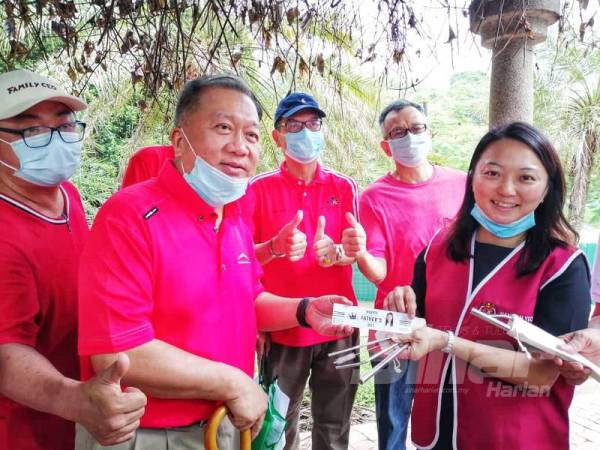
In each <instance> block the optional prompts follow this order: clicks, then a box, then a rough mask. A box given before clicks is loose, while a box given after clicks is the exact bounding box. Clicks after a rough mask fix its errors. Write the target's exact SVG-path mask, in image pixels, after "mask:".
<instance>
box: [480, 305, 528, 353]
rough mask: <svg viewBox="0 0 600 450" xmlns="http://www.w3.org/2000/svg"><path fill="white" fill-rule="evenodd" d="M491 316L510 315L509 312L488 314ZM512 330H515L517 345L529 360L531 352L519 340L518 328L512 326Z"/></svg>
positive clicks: (507, 316) (501, 316)
mask: <svg viewBox="0 0 600 450" xmlns="http://www.w3.org/2000/svg"><path fill="white" fill-rule="evenodd" d="M490 316H491V317H494V318H496V319H510V318H511V315H510V314H490ZM513 331H514V332H515V336H514V338H515V340H516V341H517V345H518V346H519V349H520V350H521V351H522V352H523V353H525V356H526V357H527V359H528V360H529V361H531V358H532V356H531V353H529V350H527V347H525V346H524V345H523V343H522V342H521V339H520V338H519V330H518V329H517V328H514V327H513Z"/></svg>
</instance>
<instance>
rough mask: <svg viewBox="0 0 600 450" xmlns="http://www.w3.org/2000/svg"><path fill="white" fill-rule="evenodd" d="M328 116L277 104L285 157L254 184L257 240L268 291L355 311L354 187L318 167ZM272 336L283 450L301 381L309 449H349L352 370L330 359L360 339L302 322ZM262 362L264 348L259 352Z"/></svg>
mask: <svg viewBox="0 0 600 450" xmlns="http://www.w3.org/2000/svg"><path fill="white" fill-rule="evenodd" d="M324 117H325V112H323V110H321V108H320V107H319V104H318V103H317V101H316V100H315V99H314V98H313V97H311V96H310V95H308V94H305V93H301V92H295V93H291V94H289V95H288V96H287V97H285V98H284V99H283V100H281V102H280V103H279V105H278V107H277V110H276V112H275V128H274V129H273V131H272V137H273V140H274V141H275V142H276V144H277V146H278V147H279V148H280V149H281V150H282V151H283V153H284V158H285V159H284V161H283V163H282V164H281V166H280V167H279V168H278V169H276V170H274V171H271V172H267V173H264V174H261V175H258V176H257V177H255V178H254V179H253V180H252V181H251V185H250V189H249V191H250V192H251V195H252V196H254V200H255V210H254V216H253V217H254V220H253V223H254V241H255V243H256V244H255V250H256V254H257V256H258V259H259V261H260V262H261V264H262V265H263V270H264V277H263V283H264V286H265V288H266V289H267V290H268V291H270V292H272V293H274V294H277V295H281V296H299V297H313V296H320V295H323V294H326V293H327V294H339V295H343V296H345V297H347V298H349V299H350V300H352V301H353V302H354V303H355V304H356V298H355V296H354V291H353V289H352V268H351V266H350V264H351V263H352V262H353V259H352V258H348V257H346V256H345V255H344V252H343V247H342V245H341V239H342V232H343V231H344V229H345V228H347V227H348V221H353V220H354V217H355V215H356V210H357V200H358V196H357V187H356V183H355V182H354V181H353V180H352V179H351V178H349V177H347V176H345V175H342V174H340V173H337V172H335V171H333V170H330V169H326V168H324V167H322V166H321V164H320V163H319V156H320V154H321V152H322V151H323V148H324V145H325V142H324V138H323V133H322V130H321V126H322V122H323V118H324ZM299 322H300V324H301V325H302V326H299V327H295V328H292V329H289V330H285V331H277V332H272V333H271V340H272V343H271V345H270V349H269V350H268V355H267V357H266V363H267V364H266V376H267V379H268V380H273V379H274V378H277V379H278V383H279V386H280V387H281V389H282V390H283V391H284V392H285V393H286V394H287V395H288V396H289V397H290V407H289V409H288V415H287V420H288V424H289V425H288V428H287V430H286V447H285V448H286V449H297V448H298V447H299V439H298V415H299V409H300V405H301V403H302V397H303V392H304V388H305V385H306V382H307V381H308V382H309V386H310V390H311V393H312V405H311V406H312V416H313V419H314V423H313V429H312V448H313V449H314V450H320V449H345V448H347V447H348V434H349V430H350V421H349V418H350V411H351V409H352V403H353V400H354V395H355V393H356V384H353V383H352V370H351V369H345V370H336V369H335V367H334V366H333V364H332V363H331V360H330V359H329V358H328V357H327V354H328V353H330V352H333V351H336V350H341V349H344V348H347V347H349V346H351V345H353V344H354V342H355V341H356V339H357V336H356V335H354V336H350V337H346V338H342V339H340V338H338V337H324V336H320V335H318V334H317V333H315V332H314V330H312V329H310V327H308V326H307V324H306V323H304V324H303V323H302V321H299ZM258 350H259V355H260V354H262V353H263V348H261V346H259V349H258Z"/></svg>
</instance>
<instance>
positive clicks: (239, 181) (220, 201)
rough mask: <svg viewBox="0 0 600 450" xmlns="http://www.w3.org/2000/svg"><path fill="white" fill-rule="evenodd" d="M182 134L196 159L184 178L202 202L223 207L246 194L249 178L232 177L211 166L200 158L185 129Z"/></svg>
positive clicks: (184, 174)
mask: <svg viewBox="0 0 600 450" xmlns="http://www.w3.org/2000/svg"><path fill="white" fill-rule="evenodd" d="M181 133H182V134H183V137H184V138H185V140H186V142H187V143H188V145H189V147H190V150H191V151H192V152H193V153H194V156H195V157H196V159H195V161H194V167H193V168H192V170H191V171H190V173H185V171H184V172H183V178H184V179H185V181H187V182H188V184H189V185H190V186H191V187H192V189H194V191H196V193H197V194H198V195H199V196H200V198H202V200H204V201H205V202H206V203H208V204H209V205H211V206H223V205H226V204H228V203H232V202H234V201H236V200H237V199H239V198H240V197H242V196H243V195H244V194H245V193H246V188H247V187H248V181H249V178H235V177H231V176H229V175H227V174H226V173H223V172H221V171H220V170H219V169H217V168H216V167H213V166H211V165H210V164H209V163H207V162H206V161H204V159H202V158H201V157H200V156H198V154H197V153H196V151H195V150H194V148H193V147H192V144H190V141H189V140H188V138H187V136H186V134H185V132H184V131H183V129H182V130H181Z"/></svg>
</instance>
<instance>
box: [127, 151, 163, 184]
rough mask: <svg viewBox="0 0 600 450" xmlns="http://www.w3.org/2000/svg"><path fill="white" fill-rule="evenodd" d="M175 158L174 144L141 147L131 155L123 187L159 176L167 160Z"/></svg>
mask: <svg viewBox="0 0 600 450" xmlns="http://www.w3.org/2000/svg"><path fill="white" fill-rule="evenodd" d="M174 158H175V150H174V149H173V146H172V145H151V146H149V147H142V148H140V149H139V150H138V151H136V152H135V153H134V154H133V155H131V158H130V159H129V162H128V163H127V168H126V169H125V174H124V175H123V182H122V183H121V188H124V187H127V186H131V185H132V184H136V183H139V182H141V181H146V180H149V179H150V178H155V177H157V176H158V172H160V169H161V167H162V166H163V164H164V163H165V161H170V160H172V159H174Z"/></svg>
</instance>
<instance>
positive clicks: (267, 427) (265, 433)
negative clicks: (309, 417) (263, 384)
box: [252, 380, 290, 450]
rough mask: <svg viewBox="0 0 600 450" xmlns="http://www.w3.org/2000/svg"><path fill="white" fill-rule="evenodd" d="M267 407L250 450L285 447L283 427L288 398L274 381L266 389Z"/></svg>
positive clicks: (285, 423)
mask: <svg viewBox="0 0 600 450" xmlns="http://www.w3.org/2000/svg"><path fill="white" fill-rule="evenodd" d="M265 390H266V391H267V392H268V394H269V406H268V408H267V412H266V414H265V421H264V422H263V425H262V428H261V429H260V433H258V436H256V438H254V440H253V441H252V450H281V449H282V448H283V447H284V446H285V433H284V432H285V427H286V425H287V421H286V420H285V416H286V414H287V410H288V406H289V405H290V398H289V397H288V396H287V395H285V394H284V393H283V391H282V390H281V389H280V388H279V385H278V384H277V380H275V381H274V382H273V383H272V384H271V386H269V388H268V389H265Z"/></svg>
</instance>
